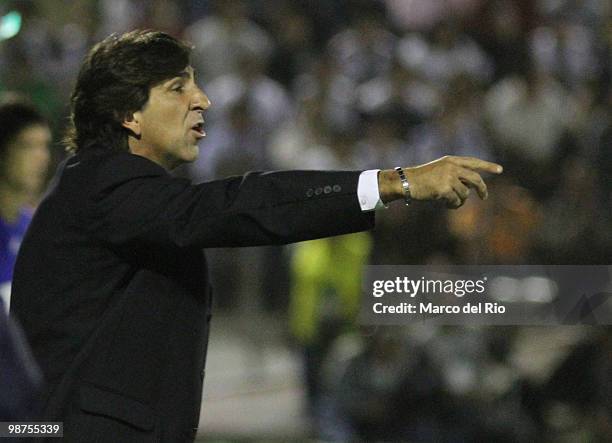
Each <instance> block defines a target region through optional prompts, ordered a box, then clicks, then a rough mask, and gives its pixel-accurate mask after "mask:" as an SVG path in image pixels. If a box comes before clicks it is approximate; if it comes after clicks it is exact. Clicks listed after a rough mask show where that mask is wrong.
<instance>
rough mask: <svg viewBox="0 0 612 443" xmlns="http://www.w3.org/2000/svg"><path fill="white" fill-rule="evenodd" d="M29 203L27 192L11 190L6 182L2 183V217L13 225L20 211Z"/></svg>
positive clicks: (0, 203)
mask: <svg viewBox="0 0 612 443" xmlns="http://www.w3.org/2000/svg"><path fill="white" fill-rule="evenodd" d="M27 201H28V195H27V193H25V192H20V191H17V190H15V189H13V188H11V185H10V184H7V183H6V182H4V183H0V217H2V218H3V219H4V220H5V221H7V222H9V223H12V222H14V221H15V220H17V218H18V217H19V210H20V209H21V208H22V207H23V205H24V204H26V203H27Z"/></svg>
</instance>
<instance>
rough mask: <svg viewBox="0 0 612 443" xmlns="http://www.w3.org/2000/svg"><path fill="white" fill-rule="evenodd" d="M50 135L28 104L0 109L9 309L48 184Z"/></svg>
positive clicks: (1, 282) (1, 238) (0, 262)
mask: <svg viewBox="0 0 612 443" xmlns="http://www.w3.org/2000/svg"><path fill="white" fill-rule="evenodd" d="M50 142H51V132H50V130H49V127H48V125H47V122H46V120H45V119H44V118H43V117H42V116H41V115H40V114H39V113H38V111H37V110H36V109H34V108H33V107H32V106H30V105H29V104H27V103H25V102H22V101H19V100H10V101H6V102H5V103H2V104H1V105H0V290H1V293H2V298H3V299H4V304H5V306H6V307H7V308H8V306H9V298H10V287H11V280H12V278H13V267H14V264H15V259H16V258H17V252H18V251H19V245H20V244H21V240H22V238H23V236H24V235H25V232H26V229H27V227H28V224H29V223H30V220H31V219H32V211H33V208H32V205H33V204H34V203H35V202H36V200H37V198H38V196H39V195H38V193H39V192H40V191H41V188H42V185H43V184H44V182H45V178H46V174H47V170H48V167H49V161H50V152H49V143H50Z"/></svg>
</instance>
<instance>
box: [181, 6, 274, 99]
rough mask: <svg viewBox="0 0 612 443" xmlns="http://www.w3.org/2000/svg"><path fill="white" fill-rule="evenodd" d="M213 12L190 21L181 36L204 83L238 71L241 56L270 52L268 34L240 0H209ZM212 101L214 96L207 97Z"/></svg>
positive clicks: (261, 56) (270, 45) (261, 57)
mask: <svg viewBox="0 0 612 443" xmlns="http://www.w3.org/2000/svg"><path fill="white" fill-rule="evenodd" d="M212 4H213V11H214V12H213V13H212V14H210V15H208V16H205V17H203V18H202V19H200V20H198V21H196V22H195V23H193V24H192V25H191V26H189V28H187V30H186V31H185V38H186V39H187V40H189V41H191V42H192V43H193V44H194V45H195V50H194V53H193V64H194V67H195V68H196V69H197V71H198V72H199V73H200V76H201V78H204V79H205V80H206V81H207V82H210V81H211V80H214V79H215V78H217V77H218V76H220V75H223V74H230V73H232V72H235V71H237V70H238V68H239V67H238V62H239V60H240V59H241V58H242V57H243V56H244V55H249V56H251V57H253V58H256V59H266V58H268V57H270V55H271V52H272V41H271V39H270V36H269V35H268V33H267V32H266V31H265V30H263V29H261V28H260V27H259V26H258V25H257V24H256V23H254V22H253V21H252V20H250V18H249V16H248V6H247V5H248V4H247V2H245V1H244V0H213V1H212ZM211 99H212V100H211V101H212V102H213V104H214V103H215V100H214V98H212V97H211Z"/></svg>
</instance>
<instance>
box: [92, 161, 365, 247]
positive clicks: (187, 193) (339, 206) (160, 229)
mask: <svg viewBox="0 0 612 443" xmlns="http://www.w3.org/2000/svg"><path fill="white" fill-rule="evenodd" d="M359 173H360V172H358V171H350V172H333V171H280V172H266V173H262V172H251V173H248V174H246V175H244V176H242V177H230V178H227V179H224V180H218V181H212V182H207V183H202V184H198V185H193V184H191V183H190V182H189V181H188V180H185V179H181V178H176V177H172V176H170V175H169V174H167V173H166V171H164V170H163V168H161V167H159V166H158V165H156V164H155V163H153V162H151V161H149V160H147V159H145V158H142V157H138V156H135V155H131V154H123V155H118V156H114V157H112V158H111V159H108V160H106V161H105V162H103V164H101V165H100V166H99V167H98V168H97V173H96V174H95V177H94V183H93V192H92V193H91V196H90V199H89V201H88V210H87V214H89V220H88V221H87V224H88V226H89V228H90V229H91V232H92V233H93V235H95V236H96V237H97V238H98V239H100V240H102V241H105V242H110V243H112V244H115V245H125V244H130V243H143V242H144V243H149V244H157V245H160V246H164V245H166V246H175V247H193V246H197V247H231V246H258V245H270V244H285V243H291V242H297V241H302V240H310V239H314V238H321V237H328V236H333V235H339V234H346V233H349V232H356V231H362V230H366V229H370V228H372V227H373V226H374V214H373V213H372V212H367V213H366V212H362V211H361V209H360V206H359V203H358V200H357V182H358V178H359Z"/></svg>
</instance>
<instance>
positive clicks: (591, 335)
mask: <svg viewBox="0 0 612 443" xmlns="http://www.w3.org/2000/svg"><path fill="white" fill-rule="evenodd" d="M0 14H1V15H2V17H3V18H2V20H1V21H0V39H1V41H0V92H2V93H9V92H10V93H13V92H17V93H20V94H23V95H25V96H27V97H29V98H30V99H31V100H32V101H34V102H35V103H36V105H37V106H39V107H40V109H42V110H43V112H44V113H45V115H46V116H47V117H48V118H49V119H50V121H51V122H52V125H53V129H54V135H55V140H56V141H57V143H56V144H55V145H54V152H53V154H54V161H55V164H57V162H59V161H60V160H61V159H62V158H63V157H64V156H65V152H64V150H63V148H62V146H61V143H60V141H61V137H62V135H63V134H62V130H63V127H64V126H65V123H66V118H67V114H68V100H69V94H70V91H71V87H72V84H73V82H74V80H75V77H76V71H77V69H78V66H79V64H80V61H81V59H82V57H83V56H84V54H85V53H86V51H87V50H88V48H90V47H91V45H92V44H93V43H95V42H96V41H97V40H99V39H101V38H103V37H104V36H106V35H108V34H109V33H112V32H123V31H126V30H131V29H133V28H156V29H161V30H164V31H167V32H169V33H172V34H173V35H176V36H180V37H183V38H185V39H186V40H188V41H190V42H191V43H193V44H194V45H195V47H196V49H195V52H194V58H193V64H194V67H195V68H196V69H197V72H198V82H199V83H200V86H201V87H202V88H203V89H204V90H205V92H206V93H207V94H208V95H209V97H210V99H211V101H212V103H213V106H212V108H211V109H210V111H209V112H208V114H207V116H206V121H207V123H206V131H207V133H208V136H207V138H206V139H205V140H204V141H203V142H202V143H201V154H200V158H199V160H198V161H197V162H196V163H195V164H193V165H190V166H189V167H186V168H183V169H181V170H180V171H179V172H178V173H179V174H181V175H184V176H188V177H191V178H193V179H194V180H196V181H201V180H209V179H214V178H216V177H223V176H227V175H232V174H242V173H243V172H245V171H248V170H254V169H257V170H261V169H286V168H300V169H329V168H335V169H366V168H377V167H381V166H383V167H390V166H395V165H408V164H414V163H420V162H426V161H429V160H432V159H434V158H437V157H439V156H442V155H445V154H456V155H475V156H479V157H482V158H485V159H488V160H492V161H496V162H500V163H502V164H503V165H504V166H505V173H504V174H503V176H502V177H499V178H496V179H494V180H491V182H490V188H491V192H490V199H489V200H488V201H487V202H486V203H484V204H483V203H480V202H479V201H476V200H473V199H471V200H470V201H469V202H468V204H466V206H465V207H464V208H462V209H461V210H458V211H445V210H440V208H437V207H436V206H435V205H414V206H413V207H412V208H410V209H409V210H406V209H405V208H403V207H402V206H401V205H397V206H393V207H391V208H389V209H388V210H387V211H384V212H382V213H380V214H378V216H377V219H378V220H377V227H376V230H375V231H374V232H373V233H371V234H359V235H352V236H346V237H340V238H336V239H331V240H321V241H315V242H308V243H302V244H298V245H293V246H291V247H285V248H281V247H269V248H246V249H241V250H226V249H217V250H211V251H209V252H210V254H209V256H210V260H211V266H212V271H213V278H214V282H215V287H216V292H215V294H216V300H215V302H216V305H217V306H216V314H215V318H214V319H213V333H212V339H211V346H210V348H209V349H210V350H209V359H208V364H207V379H206V387H205V393H204V399H203V401H204V403H203V408H202V420H201V428H200V432H199V439H200V440H201V441H234V440H242V441H309V440H310V439H312V440H332V441H348V440H351V441H355V440H362V441H377V440H380V441H440V442H463V441H466V442H467V441H487V442H515V441H525V442H527V441H529V442H531V441H554V442H583V441H584V442H592V441H612V334H611V329H610V327H605V326H571V327H569V326H567V327H554V328H552V327H549V328H544V327H541V328H535V327H433V326H426V325H415V326H413V327H405V328H399V327H397V328H386V329H385V328H378V329H374V330H366V329H364V328H360V327H359V326H358V325H357V324H356V322H355V314H356V310H357V307H358V304H359V296H360V294H359V278H360V272H361V268H362V266H363V265H364V264H366V263H370V264H430V263H431V264H434V263H450V264H584V265H588V264H610V262H611V260H610V258H611V255H612V248H611V246H612V245H611V243H612V239H611V236H610V232H611V231H612V229H611V228H612V211H611V205H610V203H611V197H612V180H611V172H612V149H611V148H612V143H611V141H612V107H611V106H610V105H611V103H612V93H611V89H610V80H611V79H610V75H611V72H612V57H611V56H612V4H611V2H610V1H607V0H533V1H530V0H385V1H376V0H370V1H363V0H274V1H267V0H250V1H240V0H216V1H215V0H193V1H187V0H184V1H179V0H174V1H172V0H72V1H61V0H21V1H0Z"/></svg>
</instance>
